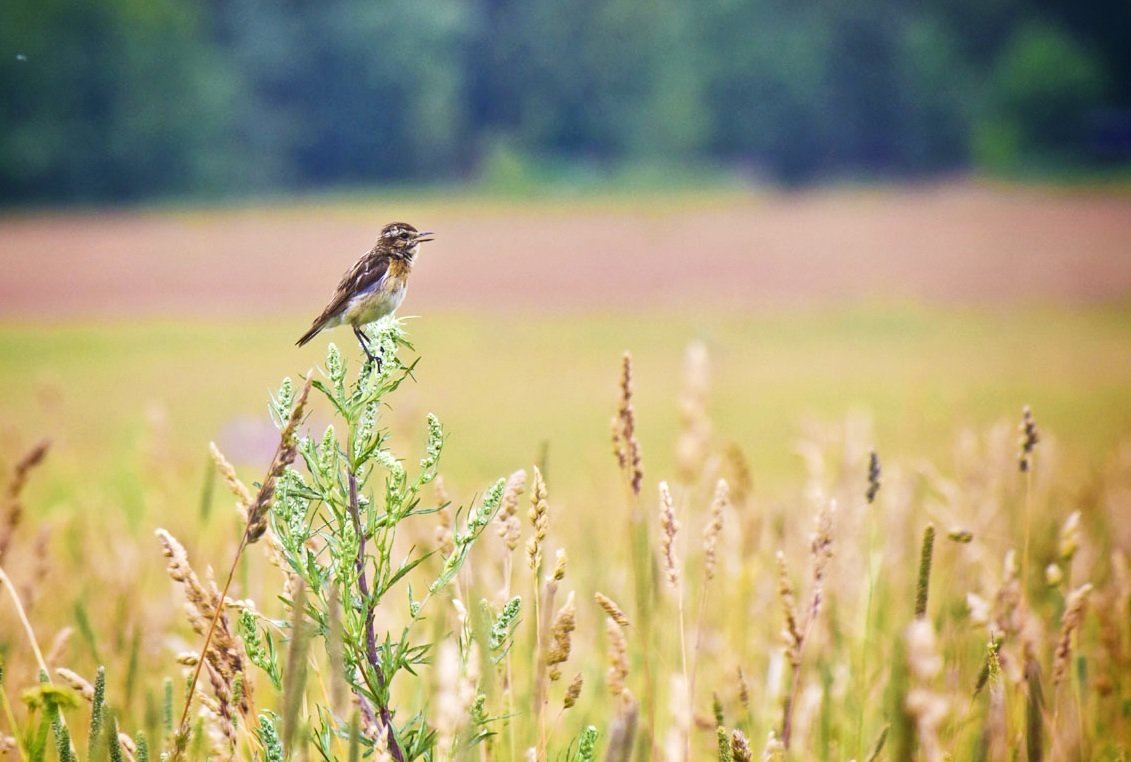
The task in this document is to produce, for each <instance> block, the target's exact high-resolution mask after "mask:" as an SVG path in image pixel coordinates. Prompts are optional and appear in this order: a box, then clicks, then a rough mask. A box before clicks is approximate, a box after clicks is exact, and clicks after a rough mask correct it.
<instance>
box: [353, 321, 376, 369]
mask: <svg viewBox="0 0 1131 762" xmlns="http://www.w3.org/2000/svg"><path fill="white" fill-rule="evenodd" d="M353 335H354V336H356V337H357V343H358V344H361V351H363V352H365V356H366V357H367V358H369V362H371V363H374V364H375V365H376V366H377V372H378V373H380V372H381V357H380V355H375V354H373V352H372V351H371V350H370V348H369V338H368V337H367V336H366V335H365V331H363V330H361V328H360V327H359V326H356V325H355V326H353Z"/></svg>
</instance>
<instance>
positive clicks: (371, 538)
mask: <svg viewBox="0 0 1131 762" xmlns="http://www.w3.org/2000/svg"><path fill="white" fill-rule="evenodd" d="M369 335H370V341H371V342H372V346H374V347H380V353H381V356H382V357H383V358H384V362H383V363H382V366H381V368H380V369H378V368H377V367H376V365H375V364H374V363H371V362H366V363H365V364H363V365H362V366H361V368H360V370H359V371H358V373H357V375H356V376H355V377H354V378H353V379H352V380H350V379H349V377H348V375H349V374H348V372H347V370H348V369H347V364H346V361H345V359H344V358H343V357H342V354H341V352H340V351H339V350H338V348H337V347H336V346H335V345H333V344H331V345H330V347H329V351H328V352H327V355H326V367H325V370H324V371H323V378H322V379H320V380H316V381H314V382H313V384H312V386H313V388H314V389H316V390H317V391H318V392H320V393H321V394H322V396H323V397H325V399H326V400H327V401H328V402H329V403H330V406H331V407H332V408H333V410H334V413H335V418H336V421H337V423H338V426H339V427H340V429H339V428H335V426H334V425H333V424H331V425H330V426H328V427H327V428H326V430H325V432H324V433H323V434H322V436H321V437H320V438H317V439H316V438H313V437H306V438H303V439H301V440H300V442H299V446H298V451H299V455H300V457H301V458H302V460H303V462H304V463H305V466H306V468H305V471H306V473H303V471H300V470H299V469H297V468H294V467H288V468H287V470H286V471H285V472H284V474H283V476H282V477H281V478H280V480H279V484H278V487H277V489H276V494H275V501H274V504H273V506H272V510H271V524H272V527H273V528H274V531H275V534H276V535H277V536H278V538H279V544H280V546H281V549H282V554H283V556H284V558H285V559H286V562H287V564H288V565H289V567H290V569H291V571H293V573H294V574H295V575H297V576H298V577H299V578H301V580H302V582H303V585H304V587H305V589H306V595H305V602H304V603H303V604H295V603H294V602H293V601H292V602H291V604H292V605H301V607H302V609H303V616H304V617H306V618H309V620H310V621H311V622H313V625H314V630H315V634H314V636H315V639H316V640H318V641H320V642H321V643H322V644H323V645H324V647H325V649H326V652H327V656H328V659H329V662H330V664H332V665H336V666H337V667H338V669H339V670H340V671H341V673H342V674H341V675H340V676H339V677H340V678H341V679H344V680H345V682H346V683H347V684H348V685H349V687H350V689H351V690H352V692H353V694H354V696H355V697H356V698H357V701H358V704H359V706H360V711H361V718H362V726H363V728H366V729H368V731H369V732H367V733H363V734H362V738H361V742H362V743H363V744H367V745H368V746H370V747H374V746H378V747H382V746H386V745H387V747H388V753H389V754H390V755H391V756H392V758H393V759H395V760H398V761H399V762H404V761H405V760H412V759H417V758H420V757H423V756H425V755H427V754H429V753H430V751H431V748H432V746H433V744H434V733H433V731H432V730H431V729H430V728H429V727H428V724H427V722H426V721H425V719H424V717H423V715H422V714H417V715H415V716H413V717H412V718H411V719H409V720H407V721H398V718H397V716H396V715H397V712H396V710H395V708H394V707H393V705H392V699H391V689H392V685H393V682H394V680H395V679H396V677H397V676H398V674H400V673H401V672H409V673H415V670H416V669H417V667H418V666H419V665H421V664H423V663H425V662H426V660H427V658H428V655H429V651H430V648H431V644H430V643H427V642H422V641H419V640H417V639H416V633H415V628H414V626H415V625H416V624H417V623H418V622H419V621H420V619H421V617H422V615H423V611H424V609H425V606H426V604H427V602H428V600H429V599H430V598H431V596H432V595H433V594H434V593H436V592H438V591H439V590H440V589H441V588H443V587H444V586H445V585H447V584H448V583H449V582H450V581H451V580H452V579H453V578H454V577H455V575H456V573H457V572H458V571H459V568H460V566H461V565H462V564H463V562H464V560H465V559H466V558H467V555H468V553H469V551H470V550H471V547H472V545H473V544H474V543H475V541H476V539H477V538H478V537H479V536H480V534H481V533H482V532H483V529H484V528H485V527H486V526H487V524H488V523H489V522H490V521H491V519H492V518H493V517H494V515H495V513H496V511H497V510H498V508H499V505H500V502H501V500H502V494H503V484H504V483H503V480H502V479H500V480H498V481H497V482H496V483H495V484H494V485H492V486H491V487H490V488H489V489H488V490H487V491H486V493H485V494H484V496H483V498H482V500H480V501H479V504H478V505H477V506H475V505H473V506H472V507H471V508H470V509H469V510H468V512H467V516H466V521H465V524H464V526H463V528H462V529H461V530H460V531H457V532H456V535H455V538H454V543H453V549H452V551H451V552H450V553H449V554H448V555H447V556H446V557H445V558H444V559H443V564H442V566H441V571H440V572H439V574H438V576H437V577H436V578H434V579H433V580H432V581H431V583H430V584H429V585H428V587H427V589H426V590H425V591H424V593H423V594H422V595H421V597H419V598H418V597H417V596H416V594H415V592H414V590H413V588H412V586H411V584H409V582H408V580H407V577H408V575H409V574H410V572H412V571H413V570H414V569H416V568H417V567H418V566H419V565H420V564H421V563H422V562H423V561H424V560H425V559H427V558H428V557H429V556H430V555H431V554H430V553H415V552H414V550H409V551H408V554H407V555H404V556H403V557H397V552H396V550H395V541H396V537H397V532H398V530H400V529H401V528H403V526H404V524H405V522H406V521H409V520H411V519H414V518H417V517H420V516H422V515H425V514H430V513H435V512H436V511H437V510H440V509H441V508H443V507H444V506H428V505H425V504H424V503H423V501H422V497H421V490H422V488H423V487H424V486H425V485H427V484H428V483H429V482H431V481H432V480H433V479H434V478H435V477H436V469H437V465H438V463H439V459H440V453H441V451H442V450H443V445H444V431H443V428H442V426H441V425H440V421H439V420H438V419H437V418H436V417H435V416H434V415H431V414H430V415H429V416H428V419H427V442H426V445H425V452H424V456H423V457H422V458H421V459H420V460H419V462H418V463H417V464H416V467H415V468H413V469H411V470H412V471H413V472H414V473H410V469H409V468H408V467H406V464H405V462H404V461H403V460H402V459H401V458H399V457H398V456H397V455H396V454H395V453H394V452H393V450H392V449H391V448H390V446H389V430H388V428H386V427H385V426H384V425H383V421H382V412H383V410H384V407H385V405H386V403H387V398H388V396H389V395H391V394H392V393H393V392H395V391H396V390H397V388H398V387H399V386H400V385H401V383H402V382H404V380H405V379H406V378H408V377H409V376H410V375H411V373H412V370H413V368H414V367H415V366H416V362H417V361H418V359H419V358H417V359H416V360H413V361H412V362H411V363H410V364H407V365H406V364H404V362H402V361H401V359H400V357H399V354H398V353H399V352H400V351H401V350H402V349H408V350H412V349H413V348H412V346H411V345H410V344H409V343H408V341H407V340H406V339H405V336H404V333H403V330H402V328H401V325H400V323H399V322H398V321H396V320H385V321H382V322H381V323H379V324H377V326H376V327H374V328H372V329H370V330H369ZM293 389H294V387H293V385H292V383H291V381H290V380H289V379H284V381H283V384H282V386H281V388H280V389H279V391H278V393H277V394H276V395H275V397H274V399H273V400H272V407H273V410H274V414H275V418H276V422H277V423H278V424H279V426H280V427H282V426H283V425H285V423H286V421H287V419H288V417H289V416H290V411H291V405H292V403H293V394H294V392H293ZM339 602H340V603H339ZM396 605H405V606H407V617H406V619H405V621H406V624H404V625H403V626H402V627H401V628H400V631H399V632H382V631H379V630H378V627H377V624H376V621H375V613H376V611H377V608H378V607H379V606H383V607H386V609H385V610H387V607H389V606H396ZM339 606H340V611H339V610H338V607H339ZM296 621H299V620H298V619H296ZM294 635H295V633H292V636H294ZM288 677H290V676H288V675H284V676H283V680H284V682H285V681H286V680H287V679H288ZM318 714H319V717H320V721H321V724H322V727H321V729H320V731H319V732H316V733H313V734H312V735H313V740H314V742H315V744H316V745H317V746H318V747H319V750H320V752H321V753H322V755H323V756H324V757H325V758H327V759H333V758H334V757H335V754H334V750H333V747H334V746H335V745H336V740H335V739H346V740H349V739H350V729H349V720H348V718H342V717H337V716H335V715H334V713H333V712H332V711H319V713H318ZM284 737H285V734H284Z"/></svg>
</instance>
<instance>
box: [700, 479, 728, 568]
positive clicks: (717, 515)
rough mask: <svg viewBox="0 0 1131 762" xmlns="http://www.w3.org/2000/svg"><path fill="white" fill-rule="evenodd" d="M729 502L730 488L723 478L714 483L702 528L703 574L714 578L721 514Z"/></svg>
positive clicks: (721, 521) (720, 530)
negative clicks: (704, 524) (707, 515)
mask: <svg viewBox="0 0 1131 762" xmlns="http://www.w3.org/2000/svg"><path fill="white" fill-rule="evenodd" d="M729 503H730V488H729V487H728V486H727V483H726V480H725V479H719V481H718V482H717V483H716V484H715V496H714V498H712V500H711V515H710V519H709V520H708V521H707V526H706V527H704V528H703V576H704V577H705V578H706V579H714V577H715V569H716V568H717V566H718V547H719V536H720V535H721V534H722V532H723V514H724V512H725V510H726V507H727V505H729Z"/></svg>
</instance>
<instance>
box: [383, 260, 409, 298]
mask: <svg viewBox="0 0 1131 762" xmlns="http://www.w3.org/2000/svg"><path fill="white" fill-rule="evenodd" d="M410 270H412V265H410V264H409V263H408V262H405V261H403V260H400V259H397V258H395V257H392V258H390V261H389V269H388V271H386V273H385V277H384V278H382V279H381V290H382V291H385V292H388V291H396V290H398V289H401V288H404V285H405V281H406V280H408V273H409V271H410Z"/></svg>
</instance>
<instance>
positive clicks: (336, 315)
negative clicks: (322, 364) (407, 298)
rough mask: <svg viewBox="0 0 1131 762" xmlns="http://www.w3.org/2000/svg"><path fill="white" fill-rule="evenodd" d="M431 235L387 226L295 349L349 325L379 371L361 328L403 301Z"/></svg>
mask: <svg viewBox="0 0 1131 762" xmlns="http://www.w3.org/2000/svg"><path fill="white" fill-rule="evenodd" d="M431 235H432V233H431V232H428V231H425V232H423V233H422V232H420V231H418V230H417V229H416V228H414V227H413V226H412V225H409V224H408V223H407V222H390V223H389V224H388V225H386V226H385V227H384V228H383V229H382V230H381V235H380V236H379V237H378V238H377V243H375V244H373V248H372V249H370V250H369V251H368V252H366V253H365V254H364V255H363V256H362V257H361V259H359V260H357V263H356V264H354V266H353V267H351V268H350V269H349V270H348V271H347V272H346V274H345V275H343V276H342V280H341V282H340V283H339V284H338V288H337V289H336V290H335V291H334V296H333V298H331V299H330V303H329V304H328V305H326V309H324V310H322V314H321V315H319V316H318V317H316V318H315V319H314V322H313V323H311V325H310V330H309V331H307V332H306V333H304V334H303V335H302V338H300V339H299V340H298V342H297V344H298V346H300V347H301V346H302V345H303V344H305V343H306V342H308V341H310V340H311V339H313V338H314V337H315V336H317V335H318V332H319V331H321V330H322V329H323V328H333V327H334V326H338V325H342V324H343V323H349V324H350V326H352V327H353V334H354V336H356V337H357V340H358V342H359V343H360V344H361V348H362V350H363V351H364V352H365V356H366V357H368V358H369V359H370V360H372V361H373V362H375V363H377V367H378V368H380V367H381V358H380V357H376V356H374V354H373V352H372V351H371V348H370V346H369V339H368V338H367V337H366V335H365V332H364V331H362V330H361V326H363V325H366V324H367V323H372V322H373V321H375V320H379V319H380V318H383V317H385V315H388V314H389V313H391V312H393V311H394V310H396V308H397V307H399V306H400V304H401V302H403V301H404V295H405V291H406V290H407V288H408V274H409V272H410V271H411V270H412V262H413V260H414V259H415V258H416V254H417V252H418V251H419V250H420V244H422V243H425V242H426V241H431V240H432V239H431V238H430V237H429V236H431Z"/></svg>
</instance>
